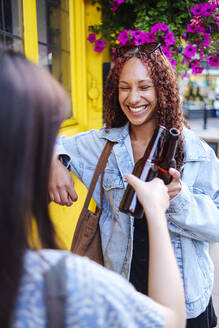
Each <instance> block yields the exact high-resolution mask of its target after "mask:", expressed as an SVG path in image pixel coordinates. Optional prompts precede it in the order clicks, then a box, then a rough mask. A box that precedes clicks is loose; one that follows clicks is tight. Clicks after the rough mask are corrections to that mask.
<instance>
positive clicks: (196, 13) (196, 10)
mask: <svg viewBox="0 0 219 328" xmlns="http://www.w3.org/2000/svg"><path fill="white" fill-rule="evenodd" d="M190 11H191V13H192V14H193V15H194V16H200V15H201V12H202V4H201V3H200V4H199V5H195V6H194V7H193V8H191V9H190Z"/></svg>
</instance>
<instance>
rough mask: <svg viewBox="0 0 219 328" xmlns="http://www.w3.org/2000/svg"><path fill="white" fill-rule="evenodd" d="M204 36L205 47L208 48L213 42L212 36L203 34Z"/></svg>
mask: <svg viewBox="0 0 219 328" xmlns="http://www.w3.org/2000/svg"><path fill="white" fill-rule="evenodd" d="M202 35H203V38H204V46H205V47H208V46H209V45H210V43H211V41H210V37H211V35H210V34H208V33H203V34H202Z"/></svg>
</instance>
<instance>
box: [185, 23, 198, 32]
mask: <svg viewBox="0 0 219 328" xmlns="http://www.w3.org/2000/svg"><path fill="white" fill-rule="evenodd" d="M197 31H198V28H197V26H195V25H191V24H188V25H187V32H191V33H196V32H197Z"/></svg>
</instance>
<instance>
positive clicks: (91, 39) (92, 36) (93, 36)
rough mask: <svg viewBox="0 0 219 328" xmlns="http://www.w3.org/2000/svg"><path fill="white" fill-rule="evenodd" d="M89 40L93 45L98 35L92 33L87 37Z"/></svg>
mask: <svg viewBox="0 0 219 328" xmlns="http://www.w3.org/2000/svg"><path fill="white" fill-rule="evenodd" d="M87 40H88V41H89V42H91V43H93V42H94V41H96V34H95V33H90V34H89V35H88V37H87Z"/></svg>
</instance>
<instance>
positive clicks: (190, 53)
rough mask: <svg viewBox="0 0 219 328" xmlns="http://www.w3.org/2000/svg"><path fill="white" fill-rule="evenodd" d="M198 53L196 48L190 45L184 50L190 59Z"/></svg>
mask: <svg viewBox="0 0 219 328" xmlns="http://www.w3.org/2000/svg"><path fill="white" fill-rule="evenodd" d="M196 52H197V49H196V47H193V46H192V45H191V44H190V43H189V44H188V46H186V47H185V49H184V54H185V56H186V57H188V58H191V57H193V56H195V54H196Z"/></svg>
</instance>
